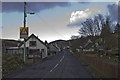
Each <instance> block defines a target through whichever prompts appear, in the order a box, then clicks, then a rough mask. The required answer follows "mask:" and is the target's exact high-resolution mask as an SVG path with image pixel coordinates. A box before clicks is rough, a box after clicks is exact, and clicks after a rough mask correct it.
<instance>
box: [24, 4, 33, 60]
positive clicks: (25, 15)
mask: <svg viewBox="0 0 120 80" xmlns="http://www.w3.org/2000/svg"><path fill="white" fill-rule="evenodd" d="M28 14H35V13H34V12H30V13H28ZM26 17H27V13H26V2H24V27H26ZM24 62H26V43H25V38H24Z"/></svg>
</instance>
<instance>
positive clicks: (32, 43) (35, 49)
mask: <svg viewBox="0 0 120 80" xmlns="http://www.w3.org/2000/svg"><path fill="white" fill-rule="evenodd" d="M25 43H26V53H27V55H28V57H33V56H34V54H35V53H38V54H40V57H41V58H45V57H47V46H46V45H45V43H44V42H42V41H41V40H40V39H39V38H38V37H37V36H35V35H34V34H32V35H31V36H29V37H28V39H27V40H25ZM19 47H20V48H24V43H21V44H20V45H19Z"/></svg>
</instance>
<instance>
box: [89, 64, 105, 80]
mask: <svg viewBox="0 0 120 80" xmlns="http://www.w3.org/2000/svg"><path fill="white" fill-rule="evenodd" d="M87 68H88V70H89V71H90V72H92V73H93V74H94V76H95V78H105V75H104V74H103V73H102V72H100V71H99V70H97V69H96V68H95V67H93V66H90V65H89V66H88V67H87Z"/></svg>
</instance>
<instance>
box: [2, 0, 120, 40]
mask: <svg viewBox="0 0 120 80" xmlns="http://www.w3.org/2000/svg"><path fill="white" fill-rule="evenodd" d="M116 1H117V0H112V1H111V2H89V1H88V2H27V6H26V7H27V11H26V12H27V13H29V12H34V13H35V14H34V15H30V14H27V18H26V19H27V26H26V27H29V35H31V34H32V33H33V34H35V35H36V36H38V37H39V38H40V39H41V40H42V41H45V40H47V41H48V42H51V41H54V40H59V39H63V40H69V39H70V37H71V36H72V35H78V30H79V29H80V26H79V23H80V22H82V21H84V20H85V19H87V18H90V17H93V16H94V15H96V14H98V13H100V14H103V15H106V14H108V13H109V14H110V15H111V16H113V17H112V20H116V19H117V17H118V16H114V13H118V12H116V11H117V10H116V8H115V6H117V5H119V4H117V3H116ZM114 4H115V5H114ZM23 5H24V3H23V2H2V14H0V16H1V17H2V20H0V22H1V21H2V25H1V28H0V30H1V29H2V38H3V39H15V40H18V39H20V27H23V25H24V23H23V17H24V14H23V9H24V7H23ZM0 32H1V31H0Z"/></svg>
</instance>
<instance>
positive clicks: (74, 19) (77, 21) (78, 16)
mask: <svg viewBox="0 0 120 80" xmlns="http://www.w3.org/2000/svg"><path fill="white" fill-rule="evenodd" d="M100 13H102V12H101V10H100V9H95V8H90V9H89V8H87V9H85V10H80V11H73V12H72V13H71V17H70V23H69V24H68V26H80V25H81V22H83V21H85V20H86V19H88V18H92V17H94V15H96V14H100Z"/></svg>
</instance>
